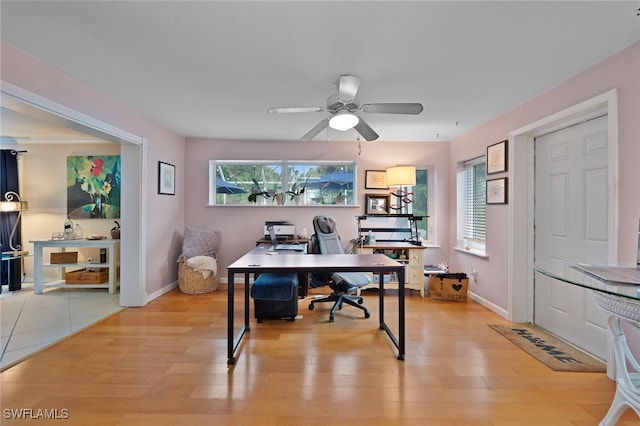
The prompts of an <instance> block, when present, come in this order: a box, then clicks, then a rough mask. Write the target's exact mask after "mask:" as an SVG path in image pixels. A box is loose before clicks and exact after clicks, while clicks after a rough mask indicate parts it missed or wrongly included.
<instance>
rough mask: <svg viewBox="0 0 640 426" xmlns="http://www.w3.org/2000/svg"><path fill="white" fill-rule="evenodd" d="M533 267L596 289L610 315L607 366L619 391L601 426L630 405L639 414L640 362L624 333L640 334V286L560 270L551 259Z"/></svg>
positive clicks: (608, 424)
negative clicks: (611, 343) (610, 339)
mask: <svg viewBox="0 0 640 426" xmlns="http://www.w3.org/2000/svg"><path fill="white" fill-rule="evenodd" d="M534 269H535V271H536V272H539V273H541V274H544V275H546V276H548V277H551V278H555V279H557V280H561V281H564V282H566V283H569V284H574V285H577V286H580V287H584V288H587V289H590V290H593V295H594V300H595V302H596V304H597V305H598V307H600V308H601V309H603V310H604V311H605V312H607V313H608V314H609V319H608V330H609V335H610V336H611V338H612V341H613V359H612V360H609V362H608V365H607V367H608V370H609V367H611V366H613V379H614V380H615V381H616V393H615V396H614V398H613V401H612V402H611V406H610V407H609V411H608V412H607V414H606V415H605V417H604V418H603V419H602V421H601V422H600V426H614V425H615V424H616V423H617V422H618V419H619V418H620V416H621V415H622V413H623V412H624V411H625V410H626V409H627V408H628V407H630V408H631V409H632V410H633V411H635V412H636V414H637V415H638V416H640V363H639V362H638V358H637V356H636V355H635V354H633V352H632V351H631V349H630V347H629V345H628V344H627V336H626V335H625V329H628V330H633V331H634V332H638V333H637V334H640V293H639V291H640V286H634V285H629V284H618V283H616V282H612V281H605V280H600V279H596V278H595V277H592V276H588V275H586V273H583V272H581V271H579V270H577V269H574V268H571V267H569V268H565V269H563V270H558V269H557V268H555V267H554V265H553V264H552V263H551V262H538V263H537V264H536V265H535V267H534ZM622 323H625V325H626V327H623V324H622ZM609 371H610V370H609ZM609 377H611V374H609Z"/></svg>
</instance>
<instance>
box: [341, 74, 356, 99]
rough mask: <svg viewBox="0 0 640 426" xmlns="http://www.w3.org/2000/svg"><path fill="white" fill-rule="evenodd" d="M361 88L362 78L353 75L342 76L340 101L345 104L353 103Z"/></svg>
mask: <svg viewBox="0 0 640 426" xmlns="http://www.w3.org/2000/svg"><path fill="white" fill-rule="evenodd" d="M359 88H360V77H356V76H355V75H351V74H345V75H341V76H340V80H339V81H338V99H339V100H340V101H341V102H342V103H344V104H348V103H351V102H352V101H353V100H354V99H355V97H356V94H357V93H358V89H359Z"/></svg>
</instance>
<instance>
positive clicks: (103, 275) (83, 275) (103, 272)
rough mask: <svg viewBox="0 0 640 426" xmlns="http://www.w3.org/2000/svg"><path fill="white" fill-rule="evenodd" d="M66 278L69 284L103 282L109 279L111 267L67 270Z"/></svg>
mask: <svg viewBox="0 0 640 426" xmlns="http://www.w3.org/2000/svg"><path fill="white" fill-rule="evenodd" d="M64 279H65V281H66V282H67V284H102V283H106V282H108V281H109V268H96V270H95V271H94V270H92V271H90V270H88V269H86V268H83V269H78V270H77V271H71V272H67V273H66V274H65V275H64Z"/></svg>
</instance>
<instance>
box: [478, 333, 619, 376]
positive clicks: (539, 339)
mask: <svg viewBox="0 0 640 426" xmlns="http://www.w3.org/2000/svg"><path fill="white" fill-rule="evenodd" d="M488 326H489V327H491V328H492V329H494V330H495V331H497V332H498V333H500V334H502V335H503V336H504V337H506V338H507V339H509V340H510V341H511V342H512V343H514V344H515V345H516V346H518V347H519V348H521V349H522V350H524V351H525V352H527V353H528V354H529V355H531V356H532V357H534V358H535V359H537V360H538V361H540V362H541V363H543V364H544V365H546V366H547V367H549V368H551V369H552V370H554V371H571V372H586V373H604V372H606V371H607V366H606V365H605V364H603V363H602V362H600V361H599V360H597V359H595V358H593V357H592V356H590V355H587V354H586V353H584V352H582V351H580V350H579V349H576V348H574V347H573V346H571V345H569V344H567V343H565V342H563V341H562V340H560V339H558V338H557V337H554V336H552V335H551V334H549V333H547V332H545V331H544V330H542V329H540V328H538V327H534V326H531V325H529V324H512V325H495V324H488Z"/></svg>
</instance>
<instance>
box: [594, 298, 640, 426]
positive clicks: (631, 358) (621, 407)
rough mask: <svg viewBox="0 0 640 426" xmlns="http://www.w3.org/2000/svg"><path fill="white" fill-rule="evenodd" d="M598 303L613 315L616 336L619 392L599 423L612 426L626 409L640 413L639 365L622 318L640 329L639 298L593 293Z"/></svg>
mask: <svg viewBox="0 0 640 426" xmlns="http://www.w3.org/2000/svg"><path fill="white" fill-rule="evenodd" d="M594 296H595V297H594V299H595V301H596V304H597V305H598V306H599V307H600V308H602V309H604V310H605V312H608V313H609V314H611V315H610V316H609V322H608V326H609V333H611V334H612V335H613V356H614V362H615V380H616V385H617V386H616V394H615V396H614V398H613V402H612V403H611V407H609V411H607V414H606V415H605V416H604V419H602V421H601V422H600V426H613V425H615V424H616V423H617V422H618V419H619V418H620V416H621V415H622V413H624V411H625V410H626V409H627V407H631V409H633V411H635V412H636V414H637V415H638V416H640V364H639V363H638V360H637V359H636V357H635V355H634V354H633V353H632V352H631V349H629V345H628V344H627V337H626V336H625V333H624V330H623V328H622V324H621V321H626V322H627V323H628V325H629V326H630V327H632V328H633V329H635V331H636V332H637V331H638V330H639V329H640V300H632V299H627V298H624V297H619V296H613V295H611V294H607V293H599V292H596V293H594Z"/></svg>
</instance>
